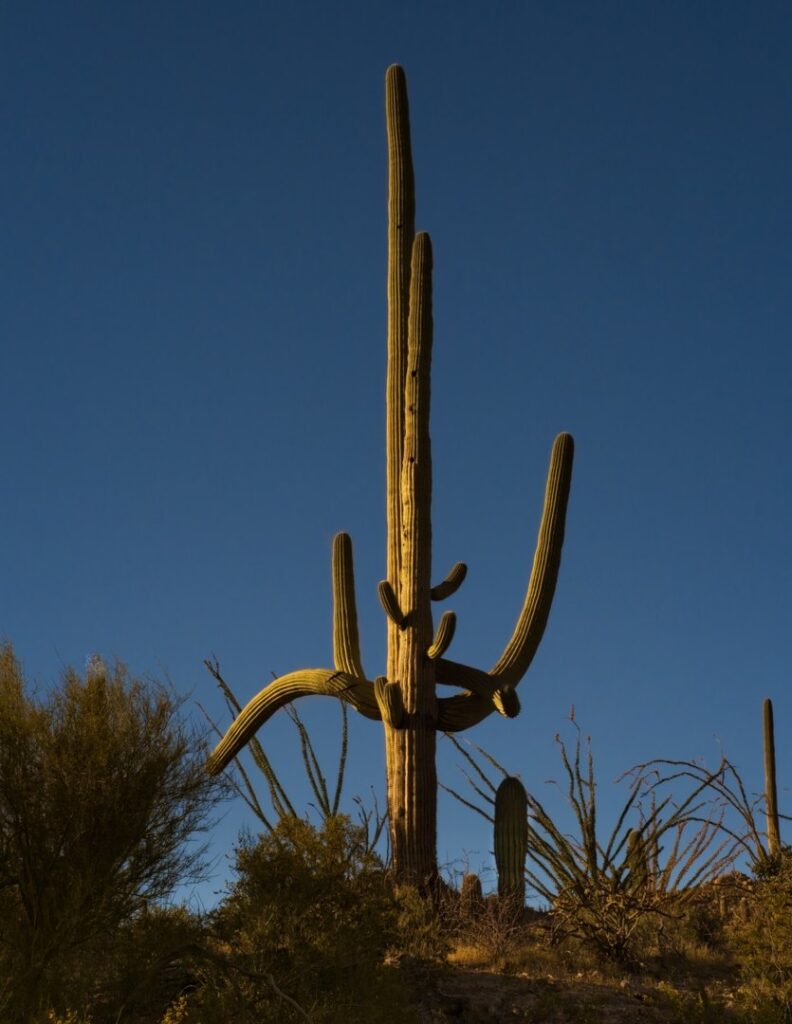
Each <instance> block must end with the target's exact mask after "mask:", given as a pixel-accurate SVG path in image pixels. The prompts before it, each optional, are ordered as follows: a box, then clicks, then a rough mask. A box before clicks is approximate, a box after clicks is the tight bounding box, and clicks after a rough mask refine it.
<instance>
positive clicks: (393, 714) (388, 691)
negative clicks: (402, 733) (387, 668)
mask: <svg viewBox="0 0 792 1024" xmlns="http://www.w3.org/2000/svg"><path fill="white" fill-rule="evenodd" d="M374 697H375V699H376V701H377V706H378V707H379V710H380V715H381V716H382V721H383V722H386V723H387V724H388V725H389V726H390V727H391V728H392V729H399V728H401V726H402V724H403V722H404V702H403V700H402V695H401V689H400V688H399V684H398V683H389V682H388V680H387V679H386V678H385V676H377V678H376V679H375V680H374Z"/></svg>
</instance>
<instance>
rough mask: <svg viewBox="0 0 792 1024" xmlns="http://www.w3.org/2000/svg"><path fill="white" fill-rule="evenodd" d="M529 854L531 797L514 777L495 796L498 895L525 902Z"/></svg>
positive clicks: (507, 778) (502, 783)
mask: <svg viewBox="0 0 792 1024" xmlns="http://www.w3.org/2000/svg"><path fill="white" fill-rule="evenodd" d="M527 852H528V796H527V794H526V792H525V787H524V786H523V784H522V783H521V782H520V780H519V779H517V778H515V777H514V776H513V775H507V776H506V778H505V779H504V780H503V782H501V784H500V785H499V786H498V789H497V791H496V793H495V866H496V867H497V869H498V896H500V897H507V898H516V899H518V900H519V901H520V902H521V903H525V857H526V854H527Z"/></svg>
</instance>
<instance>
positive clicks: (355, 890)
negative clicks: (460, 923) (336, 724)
mask: <svg viewBox="0 0 792 1024" xmlns="http://www.w3.org/2000/svg"><path fill="white" fill-rule="evenodd" d="M236 870H237V874H238V879H237V881H236V883H235V884H234V886H233V888H232V890H231V891H230V893H229V895H228V897H227V898H226V900H225V901H224V902H223V904H222V905H221V907H220V908H219V909H218V911H217V912H216V914H215V920H214V947H213V948H214V952H215V956H214V961H213V964H211V965H210V966H209V967H208V968H207V969H206V970H205V971H204V974H203V984H202V987H201V989H200V990H199V992H198V993H197V994H196V998H195V1007H196V1012H197V1013H198V1016H197V1017H196V1020H198V1019H200V1020H201V1021H214V1020H217V1021H218V1022H220V1021H226V1020H234V1021H235V1024H236V1022H239V1024H243V1022H247V1021H250V1022H252V1021H256V1022H261V1021H273V1022H274V1021H278V1022H283V1024H286V1022H288V1021H299V1020H305V1019H310V1020H311V1021H312V1022H314V1024H325V1022H335V1021H347V1022H349V1024H353V1022H357V1021H361V1022H363V1021H367V1022H377V1021H383V1022H384V1021H392V1020H395V1019H399V1020H405V1021H407V1020H409V1019H410V1014H409V1009H408V1005H407V1003H408V999H407V991H406V987H405V985H404V983H403V980H402V978H401V975H400V972H399V971H398V970H397V969H396V968H395V967H392V966H387V965H386V964H385V958H386V954H387V952H388V950H389V948H390V947H391V946H393V945H394V944H396V943H398V940H399V907H398V903H397V900H396V898H395V896H394V894H393V893H392V892H391V890H390V887H389V884H388V881H387V878H386V876H385V872H384V870H383V866H382V863H381V862H380V860H379V859H378V858H377V857H376V855H374V854H373V853H372V852H371V851H370V850H369V849H368V847H367V842H366V836H365V832H364V830H362V829H361V828H359V827H356V826H354V825H352V824H351V823H350V821H349V819H348V818H346V817H343V816H337V817H331V818H328V819H326V820H325V821H324V822H323V823H322V825H321V826H320V827H315V826H314V825H312V824H311V823H309V822H307V821H305V820H303V819H301V818H292V817H286V818H284V819H283V820H281V821H280V822H279V823H278V824H277V825H276V826H275V827H274V829H273V831H272V832H271V833H269V834H265V835H263V836H261V837H260V838H259V839H258V840H257V841H255V842H254V841H252V840H247V841H245V842H243V843H242V845H241V846H240V847H239V849H238V851H237V863H236ZM309 1011H310V1016H309Z"/></svg>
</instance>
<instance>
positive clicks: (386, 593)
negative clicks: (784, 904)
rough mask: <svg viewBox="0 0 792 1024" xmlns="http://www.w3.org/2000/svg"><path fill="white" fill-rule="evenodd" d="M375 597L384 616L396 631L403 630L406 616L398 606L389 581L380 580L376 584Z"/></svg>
mask: <svg viewBox="0 0 792 1024" xmlns="http://www.w3.org/2000/svg"><path fill="white" fill-rule="evenodd" d="M377 596H378V597H379V599H380V604H381V605H382V607H383V609H384V610H385V614H386V615H387V616H388V618H389V619H390V621H391V622H392V623H393V624H394V626H396V627H397V628H398V629H404V627H405V625H406V623H407V616H406V615H405V614H404V612H403V611H402V610H401V607H400V606H399V601H398V598H397V597H396V594H395V592H394V590H393V587H392V586H391V584H390V581H389V580H380V582H379V583H378V584H377Z"/></svg>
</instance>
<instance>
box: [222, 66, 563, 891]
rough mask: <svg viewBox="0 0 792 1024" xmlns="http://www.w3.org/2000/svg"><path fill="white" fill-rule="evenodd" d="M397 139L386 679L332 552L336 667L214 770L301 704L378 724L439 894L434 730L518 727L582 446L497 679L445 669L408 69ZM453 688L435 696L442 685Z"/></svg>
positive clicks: (298, 688)
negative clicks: (365, 648)
mask: <svg viewBox="0 0 792 1024" xmlns="http://www.w3.org/2000/svg"><path fill="white" fill-rule="evenodd" d="M385 95H386V103H385V106H386V121H387V137H388V370H387V383H386V456H387V457H386V475H387V554H386V565H387V576H386V578H385V579H384V580H382V582H381V583H380V584H379V588H378V593H379V598H380V601H381V603H382V606H383V609H384V610H385V614H386V619H387V630H388V649H387V663H386V674H385V675H384V676H377V677H376V678H375V679H374V680H371V679H370V678H369V677H368V676H367V675H366V672H365V670H364V668H363V664H362V660H361V657H360V645H359V640H358V629H357V611H356V604H355V585H354V572H353V564H352V544H351V541H350V538H349V537H348V536H347V534H344V533H342V534H338V536H337V537H336V538H335V540H334V542H333V657H334V665H335V667H334V668H333V669H324V668H323V669H303V670H301V671H298V672H291V673H289V674H288V675H285V676H281V677H280V678H279V679H276V680H275V681H274V682H272V683H270V684H269V685H268V686H266V687H265V688H264V689H263V690H262V691H261V692H260V693H259V694H257V696H255V697H254V698H253V699H252V700H251V701H250V702H249V703H248V704H247V706H246V707H245V708H243V710H242V711H241V712H240V714H239V716H238V717H237V719H236V720H235V721H234V722H233V723H232V725H231V726H230V727H229V729H228V731H227V732H226V734H225V736H224V737H223V739H222V740H221V741H220V743H219V744H218V745H217V747H216V749H215V751H214V752H213V754H212V756H211V758H210V759H209V764H208V768H209V770H210V771H211V772H219V771H221V770H222V769H223V768H225V766H226V765H227V764H228V763H229V762H230V761H231V760H232V759H233V758H234V757H235V756H236V755H237V754H238V753H239V751H240V750H241V748H242V747H243V746H244V744H245V743H247V742H248V740H249V739H250V738H251V736H252V735H253V734H254V732H255V731H256V730H257V729H258V728H259V727H260V726H261V725H262V724H263V723H264V722H266V721H267V719H268V718H270V717H271V716H272V715H273V714H274V713H275V711H277V710H278V709H279V708H281V707H283V706H285V705H286V704H288V703H289V702H290V701H292V700H295V699H296V698H297V697H300V696H303V695H307V694H323V695H327V696H334V697H338V698H339V699H341V700H345V701H347V702H349V703H350V704H352V706H353V707H354V708H355V709H356V710H357V711H359V712H360V713H361V714H362V715H364V716H365V717H367V718H371V719H377V720H381V721H382V723H383V728H384V731H385V762H386V765H385V766H386V775H387V786H388V813H389V824H390V835H391V847H392V858H393V870H394V874H395V875H396V877H397V878H398V879H400V880H402V881H411V882H415V883H417V884H419V885H421V886H425V885H429V886H431V885H432V882H433V880H434V879H435V878H436V875H437V855H436V846H437V836H436V833H437V776H436V768H435V749H436V737H437V732H438V730H442V731H447V732H458V731H461V730H463V729H467V728H469V727H470V726H473V725H476V724H477V723H478V722H480V721H482V719H484V718H486V717H487V715H489V714H491V713H492V712H493V711H497V712H498V713H499V714H501V715H504V716H505V717H507V718H513V717H514V716H515V715H516V714H517V713H518V711H519V707H520V704H519V700H518V698H517V693H516V686H517V684H518V683H519V681H520V679H521V678H522V676H523V675H524V674H525V672H526V671H527V669H528V666H529V665H530V663H531V661H532V659H533V656H534V654H535V653H536V649H537V647H538V646H539V641H540V640H541V638H542V634H543V632H544V628H545V625H546V623H547V617H548V615H549V612H550V605H551V602H552V598H553V593H554V591H555V585H556V580H557V577H558V568H559V565H560V560H561V547H562V544H563V539H564V522H565V517H566V507H567V498H568V496H569V486H570V480H571V473H572V455H573V448H574V446H573V442H572V438H571V436H570V435H569V434H559V436H558V437H557V438H556V439H555V442H554V443H553V448H552V452H551V455H550V469H549V472H548V477H547V487H546V490H545V501H544V509H543V512H542V521H541V525H540V528H539V537H538V540H537V545H536V553H535V555H534V563H533V568H532V570H531V577H530V580H529V583H528V590H527V592H526V596H525V601H524V603H523V607H522V610H521V612H520V614H519V616H518V619H517V623H516V625H515V627H514V631H513V633H512V637H511V639H510V640H509V642H508V644H507V645H506V648H505V649H504V651H503V654H502V655H501V657H500V658H499V660H498V661H497V662H496V663H495V665H494V667H493V668H492V669H491V670H490V671H489V672H486V671H483V670H481V669H478V668H474V667H472V666H469V665H463V664H461V663H459V662H455V661H451V660H449V659H447V658H445V653H446V651H447V649H448V647H449V645H450V643H451V641H452V639H453V636H454V630H455V627H456V617H455V615H454V613H453V612H450V611H447V612H445V613H444V614H443V615H442V617H441V619H440V621H439V622H438V624H437V629H436V630H435V629H434V625H433V620H432V608H431V605H432V602H436V601H443V600H445V599H446V598H448V597H450V596H451V595H452V594H454V593H455V592H456V590H457V589H458V588H459V586H460V585H461V584H462V581H463V580H464V578H465V574H466V571H467V570H466V567H465V565H464V564H463V563H462V562H458V563H457V564H456V565H454V566H453V567H452V568H451V570H450V571H449V573H448V575H447V576H446V577H445V579H444V580H442V581H441V582H440V583H438V584H436V585H434V586H433V585H432V582H431V571H432V564H431V562H432V521H431V503H432V459H431V444H430V439H429V403H430V395H431V388H430V371H431V360H432V332H433V324H432V246H431V242H430V239H429V236H428V235H427V234H425V233H419V234H417V235H416V234H415V186H414V179H413V168H412V154H411V144H410V125H409V111H408V103H407V85H406V81H405V77H404V72H403V71H402V69H401V68H400V67H398V66H396V65H394V66H393V67H391V68H389V69H388V72H387V75H386V81H385ZM438 684H440V685H444V686H451V687H458V688H459V691H458V692H457V693H456V694H454V695H452V696H450V697H438V696H437V692H436V691H437V685H438Z"/></svg>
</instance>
